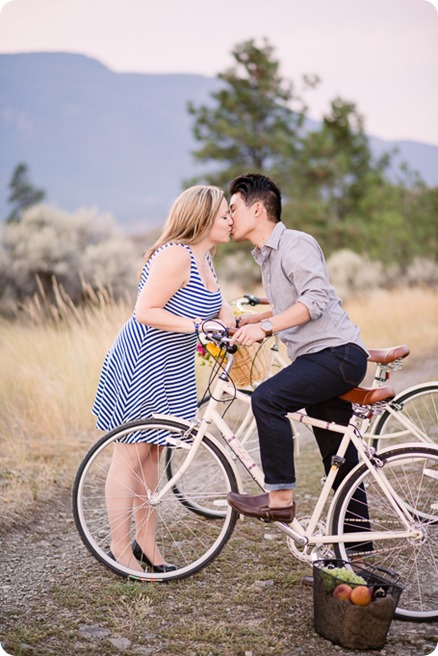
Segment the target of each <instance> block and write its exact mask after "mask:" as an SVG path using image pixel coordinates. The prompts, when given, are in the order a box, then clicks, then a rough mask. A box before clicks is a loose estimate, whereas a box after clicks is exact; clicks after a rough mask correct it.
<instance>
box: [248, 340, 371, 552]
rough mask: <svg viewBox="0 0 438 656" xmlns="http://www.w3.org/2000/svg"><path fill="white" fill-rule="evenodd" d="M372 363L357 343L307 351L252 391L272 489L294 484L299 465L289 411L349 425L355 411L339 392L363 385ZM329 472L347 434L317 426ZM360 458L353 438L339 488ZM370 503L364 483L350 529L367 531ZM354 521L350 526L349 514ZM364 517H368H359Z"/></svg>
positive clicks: (363, 547)
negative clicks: (367, 370)
mask: <svg viewBox="0 0 438 656" xmlns="http://www.w3.org/2000/svg"><path fill="white" fill-rule="evenodd" d="M366 368H367V355H366V353H365V351H363V350H362V349H361V348H360V347H359V346H356V345H355V344H345V345H343V346H336V347H332V348H326V349H324V350H322V351H319V352H317V353H311V354H308V355H302V356H300V357H298V358H297V359H296V360H295V361H294V362H293V363H292V364H290V365H289V366H288V367H285V369H283V370H282V371H280V372H279V373H278V374H276V375H275V376H273V377H272V378H269V379H268V380H267V381H265V382H264V383H262V384H261V385H259V387H257V388H256V390H255V391H254V393H253V395H252V408H253V412H254V416H255V419H256V422H257V429H258V433H259V440H260V455H261V459H262V467H263V472H264V475H265V489H266V490H282V489H293V488H294V487H295V465H294V448H293V437H292V430H291V425H290V421H289V419H288V418H287V416H286V415H287V413H288V412H294V411H297V410H301V409H302V408H305V409H306V412H307V414H308V415H309V416H310V417H316V418H317V419H322V420H324V421H327V422H331V421H334V422H335V423H337V424H341V425H343V426H347V425H348V422H349V421H350V418H351V415H352V407H351V403H348V402H347V401H343V400H342V399H340V398H339V395H341V394H345V393H346V392H348V391H349V390H351V389H353V387H357V386H358V385H359V384H360V383H361V381H362V380H363V378H364V376H365V373H366ZM313 432H314V434H315V437H316V441H317V443H318V447H319V450H320V452H321V457H322V461H323V464H324V470H325V473H326V474H327V473H328V472H329V469H330V467H331V458H332V456H333V455H335V454H336V452H337V450H338V447H339V444H340V442H341V440H342V438H343V435H341V434H340V433H334V432H332V431H329V430H326V429H321V428H313ZM357 463H358V455H357V449H356V447H354V446H353V444H351V443H350V445H349V447H348V449H347V452H346V454H345V463H344V464H343V465H342V466H341V468H340V469H339V472H338V475H337V476H336V479H335V482H334V484H333V489H334V490H336V489H337V488H338V487H339V485H340V483H341V482H342V481H343V480H344V478H345V477H346V476H347V474H349V472H350V471H351V470H352V469H353V467H355V465H356V464H357ZM368 517H369V515H368V506H367V499H366V494H365V491H364V489H363V488H359V489H358V490H357V492H356V495H355V497H354V498H353V499H352V500H351V502H350V504H349V506H348V512H347V516H346V522H345V523H344V531H345V532H351V531H358V530H359V531H360V530H362V531H367V530H369V524H368V521H367V520H368ZM351 518H353V522H352V523H350V525H348V519H351ZM356 518H361V519H362V521H361V522H359V524H358V523H357V522H354V519H356ZM351 548H352V549H357V550H358V551H362V552H363V551H370V550H371V549H372V544H371V543H370V542H366V541H365V540H364V541H363V542H361V543H360V544H359V543H354V544H353V543H352V544H351Z"/></svg>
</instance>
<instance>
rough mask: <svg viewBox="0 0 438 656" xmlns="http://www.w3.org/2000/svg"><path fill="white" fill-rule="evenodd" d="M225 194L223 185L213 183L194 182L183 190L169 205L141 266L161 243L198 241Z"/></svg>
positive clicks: (211, 224)
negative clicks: (157, 237) (161, 226)
mask: <svg viewBox="0 0 438 656" xmlns="http://www.w3.org/2000/svg"><path fill="white" fill-rule="evenodd" d="M224 198H225V194H224V192H223V191H222V189H219V187H213V186H212V185H195V186H194V187H189V188H188V189H186V190H185V191H183V192H182V194H180V195H179V196H178V198H177V199H176V200H175V201H174V203H173V205H172V207H171V208H170V211H169V215H168V217H167V220H166V223H165V224H164V226H163V231H162V233H161V236H160V238H159V239H157V241H156V242H155V243H154V244H153V246H151V248H150V249H149V250H147V251H146V253H145V255H144V257H143V261H142V268H143V267H144V265H145V264H146V262H147V261H148V260H149V259H150V258H151V257H152V255H153V254H154V253H155V252H156V251H157V250H158V248H160V246H163V244H168V243H169V242H174V243H178V244H196V243H197V242H199V241H201V239H202V238H203V237H205V235H206V234H207V233H208V232H209V230H210V229H211V227H212V226H213V223H214V220H215V218H216V216H217V214H218V212H219V208H220V206H221V203H222V201H223V199H224Z"/></svg>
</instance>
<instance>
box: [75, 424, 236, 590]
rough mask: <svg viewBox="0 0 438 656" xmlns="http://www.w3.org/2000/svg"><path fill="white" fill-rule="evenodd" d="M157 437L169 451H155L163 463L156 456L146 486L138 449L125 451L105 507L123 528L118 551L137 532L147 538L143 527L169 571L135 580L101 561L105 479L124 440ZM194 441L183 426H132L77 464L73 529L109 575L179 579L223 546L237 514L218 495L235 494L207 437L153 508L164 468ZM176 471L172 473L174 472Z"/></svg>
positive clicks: (106, 524) (107, 534) (108, 531)
mask: <svg viewBox="0 0 438 656" xmlns="http://www.w3.org/2000/svg"><path fill="white" fill-rule="evenodd" d="M157 432H158V433H159V434H160V435H163V436H166V439H167V440H168V443H169V444H172V445H173V446H172V447H170V446H168V447H166V448H163V451H165V452H166V456H165V455H164V453H162V454H161V457H160V458H159V460H158V463H157V464H156V465H154V467H155V468H156V471H155V470H154V472H153V474H152V479H153V481H154V483H153V487H152V486H151V474H150V471H149V473H146V468H145V465H144V447H145V444H144V442H141V443H133V444H126V445H125V446H126V448H125V449H124V455H123V458H124V462H123V463H122V464H123V470H124V472H123V480H120V481H117V479H116V480H115V481H114V468H113V470H112V474H111V490H110V492H111V508H112V509H114V508H116V509H119V515H120V516H121V519H120V524H121V523H122V521H123V526H124V527H125V526H126V530H125V528H124V535H123V538H125V535H126V539H124V541H125V542H126V544H127V545H131V544H132V541H133V540H134V539H135V538H136V535H138V533H139V531H140V532H141V531H142V530H143V532H144V531H145V530H146V532H148V531H149V526H151V527H153V528H151V529H150V530H153V531H154V533H155V541H156V544H157V546H158V547H159V549H160V552H161V554H162V556H163V557H164V559H165V561H167V562H170V563H173V564H175V565H177V569H176V570H175V571H171V572H164V573H161V572H158V573H157V572H155V571H154V570H153V569H152V568H151V567H149V568H148V567H147V568H146V569H145V570H144V573H143V574H142V573H140V574H139V572H138V571H136V570H134V569H130V568H129V567H124V566H122V565H120V564H119V563H118V562H117V561H115V560H113V559H112V558H111V557H110V556H109V555H108V552H109V550H110V544H111V538H112V531H114V521H113V523H112V524H111V528H110V521H109V515H108V498H109V496H108V494H109V492H108V483H107V481H108V472H109V470H110V466H111V463H112V461H113V453H114V450H115V448H117V447H116V445H117V444H118V443H120V442H126V441H128V440H129V438H130V436H131V437H132V436H134V434H136V436H138V434H139V433H141V434H142V436H141V437H142V439H144V438H146V437H147V436H148V435H152V434H154V435H155V436H156V435H157ZM195 435H196V429H195V428H194V429H191V430H190V434H189V435H188V429H187V425H186V424H184V423H182V422H181V423H180V422H178V421H174V420H170V419H169V420H167V419H160V420H155V419H144V420H138V421H133V422H129V423H127V424H124V425H122V426H120V427H119V428H117V429H115V430H113V431H111V432H110V433H108V434H107V435H105V436H104V437H102V438H101V439H100V440H99V441H98V442H97V443H96V444H95V445H94V446H93V447H92V448H91V449H90V451H89V452H88V453H87V455H86V456H85V458H84V460H83V461H82V463H81V465H80V467H79V469H78V472H77V475H76V478H75V482H74V486H73V512H74V518H75V523H76V527H77V529H78V531H79V534H80V536H81V538H82V541H83V542H84V544H85V545H86V547H87V548H88V549H89V550H90V551H91V553H92V554H93V555H94V556H95V557H96V558H97V560H98V561H99V562H101V563H103V564H104V565H106V566H107V567H108V568H110V569H111V570H112V571H114V572H115V573H116V574H119V575H120V576H123V577H130V578H135V579H138V580H144V581H154V580H155V581H157V580H159V581H164V580H171V579H178V578H184V577H186V576H190V575H192V574H194V573H196V572H198V571H199V570H200V569H201V568H203V567H205V566H206V565H208V563H210V562H211V561H212V560H213V559H214V558H215V557H216V556H217V555H218V554H219V553H220V551H221V550H222V548H223V547H224V545H225V544H226V542H227V541H228V539H229V537H230V535H231V533H232V531H233V529H234V526H235V523H236V518H237V514H236V513H235V512H234V511H233V510H232V509H231V507H230V506H229V505H228V504H227V501H226V496H227V493H228V492H231V491H237V487H238V486H237V482H236V478H235V476H234V472H233V469H232V466H231V465H230V463H229V461H228V460H227V458H226V456H225V455H224V453H223V452H222V450H221V449H219V448H218V447H217V445H216V444H215V443H214V442H213V441H212V440H211V439H209V438H208V436H205V437H204V439H203V441H202V442H201V444H200V445H199V447H198V449H197V451H196V453H195V457H194V459H193V461H192V462H191V464H190V466H189V467H188V469H187V470H186V472H185V473H184V474H183V475H182V477H181V478H180V479H179V480H178V482H177V485H175V486H173V487H172V488H171V489H169V490H168V491H167V492H166V493H165V494H164V495H163V496H162V497H161V498H160V499H159V500H158V501H155V497H156V495H157V493H159V492H160V490H162V489H163V487H164V485H165V484H167V483H168V481H169V476H168V468H169V467H172V463H173V457H175V458H176V459H177V460H178V463H179V464H181V463H182V460H183V459H182V458H181V453H184V454H188V453H190V450H191V448H192V442H193V438H194V437H195ZM125 454H126V455H125ZM176 469H177V468H176V467H173V471H174V473H175V471H176ZM106 487H107V489H105V488H106ZM181 493H182V494H183V498H184V497H187V498H189V499H190V500H191V502H192V503H193V504H194V505H199V506H201V507H202V508H207V509H209V510H210V511H211V512H210V516H209V517H206V516H202V517H201V516H199V515H198V514H196V513H194V512H193V510H192V509H191V508H188V507H187V506H186V505H185V504H184V503H183V502H182V500H181ZM117 495H118V496H117ZM121 508H123V511H120V509H121ZM148 522H149V523H148ZM145 527H146V529H145ZM127 548H130V547H127Z"/></svg>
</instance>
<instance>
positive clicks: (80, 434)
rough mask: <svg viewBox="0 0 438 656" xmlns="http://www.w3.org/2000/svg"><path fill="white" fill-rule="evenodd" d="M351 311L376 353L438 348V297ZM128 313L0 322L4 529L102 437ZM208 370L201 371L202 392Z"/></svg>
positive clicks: (387, 300) (98, 306) (380, 302)
mask: <svg viewBox="0 0 438 656" xmlns="http://www.w3.org/2000/svg"><path fill="white" fill-rule="evenodd" d="M232 291H233V295H234V291H235V290H232ZM230 296H231V291H230V293H229V295H228V297H230ZM346 307H347V310H348V311H349V313H350V315H351V317H352V319H353V320H354V321H355V322H356V323H358V324H359V325H360V326H361V330H362V334H363V336H364V338H365V341H366V343H367V344H368V345H370V346H379V347H383V346H390V345H393V344H400V343H404V342H405V343H407V344H409V345H410V347H411V355H410V357H409V361H410V362H415V361H416V360H421V359H424V358H426V357H427V356H428V354H432V353H435V352H436V350H437V347H438V331H437V318H438V295H437V294H436V293H434V292H433V291H431V290H426V289H405V290H397V291H392V292H390V291H380V290H379V291H375V292H373V293H372V294H369V295H367V296H362V297H360V298H355V299H350V301H349V302H348V303H346ZM130 312H131V305H130V303H128V302H119V303H114V302H112V301H111V300H110V299H109V298H108V297H106V296H105V295H100V296H99V297H96V299H95V302H94V304H93V306H92V307H89V308H88V309H84V310H81V311H78V310H76V309H74V308H73V307H71V306H68V304H63V303H62V302H61V301H59V305H58V316H59V315H60V316H61V319H58V320H54V319H51V320H43V319H42V310H41V308H40V307H39V306H38V305H31V306H29V311H28V312H27V313H26V315H25V316H24V317H23V318H22V319H20V321H14V322H6V321H3V322H2V323H1V324H0V362H1V372H2V375H1V377H0V440H1V449H0V500H1V502H2V515H3V522H5V523H6V524H8V523H10V522H12V523H13V522H14V519H16V518H17V517H18V516H20V515H21V513H22V512H23V511H26V510H28V509H29V508H31V507H32V505H33V503H34V502H35V501H36V500H44V499H48V498H50V496H51V495H52V493H53V491H54V490H55V489H59V488H68V487H70V485H71V481H72V477H73V475H74V471H75V468H76V467H77V465H78V463H79V461H80V459H81V457H82V455H83V454H84V453H85V451H86V449H87V448H88V446H89V445H90V444H91V443H92V442H93V441H94V440H96V439H97V437H98V431H97V430H96V429H95V428H94V418H93V417H92V415H91V412H90V408H91V405H92V402H93V399H94V394H95V390H96V386H97V382H98V378H99V373H100V368H101V364H102V361H103V358H104V355H105V353H106V350H107V348H108V347H109V346H110V344H111V343H112V341H113V339H114V336H115V335H116V333H117V331H118V329H119V327H120V326H121V325H122V323H123V322H124V320H125V319H126V318H127V317H128V316H129V313H130ZM205 370H206V367H203V368H200V376H199V380H200V386H201V385H202V384H203V380H205ZM437 375H438V372H436V374H435V376H437ZM428 377H430V376H425V378H424V380H427V378H428Z"/></svg>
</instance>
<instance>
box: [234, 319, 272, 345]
mask: <svg viewBox="0 0 438 656" xmlns="http://www.w3.org/2000/svg"><path fill="white" fill-rule="evenodd" d="M253 316H254V315H253ZM264 339H265V331H264V330H263V328H262V327H261V325H260V322H258V323H248V324H247V325H245V326H242V327H241V328H238V329H237V331H236V332H235V333H234V335H233V337H232V339H231V343H232V344H241V345H242V346H252V344H255V342H262V341H263V340H264Z"/></svg>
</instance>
